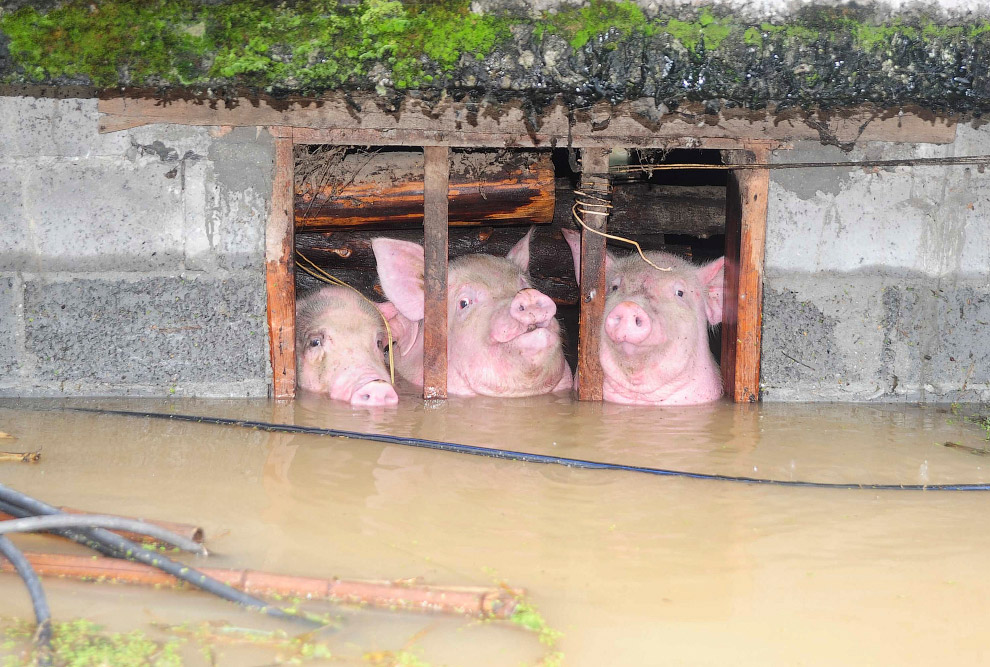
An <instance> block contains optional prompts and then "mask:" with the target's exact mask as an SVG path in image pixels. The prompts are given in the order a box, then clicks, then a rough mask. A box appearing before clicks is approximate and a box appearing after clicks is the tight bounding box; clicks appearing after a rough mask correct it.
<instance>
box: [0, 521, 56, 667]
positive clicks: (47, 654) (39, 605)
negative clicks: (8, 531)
mask: <svg viewBox="0 0 990 667" xmlns="http://www.w3.org/2000/svg"><path fill="white" fill-rule="evenodd" d="M0 556H3V557H4V558H6V559H7V560H9V561H10V564H11V565H13V566H14V569H15V570H16V571H17V574H18V575H19V576H20V577H21V580H23V581H24V586H25V587H26V588H27V590H28V595H29V596H30V597H31V606H32V607H34V619H35V622H37V624H38V629H37V630H35V632H34V645H35V647H36V648H37V649H38V660H37V664H38V666H39V667H47V666H48V665H51V664H52V613H51V610H50V609H49V608H48V598H47V597H45V589H44V588H42V586H41V580H40V579H39V578H38V573H37V572H35V571H34V568H33V567H31V563H29V562H28V559H27V558H25V557H24V554H23V553H21V550H20V549H18V548H17V547H16V546H14V543H13V542H11V541H10V539H9V538H7V537H6V536H4V535H0Z"/></svg>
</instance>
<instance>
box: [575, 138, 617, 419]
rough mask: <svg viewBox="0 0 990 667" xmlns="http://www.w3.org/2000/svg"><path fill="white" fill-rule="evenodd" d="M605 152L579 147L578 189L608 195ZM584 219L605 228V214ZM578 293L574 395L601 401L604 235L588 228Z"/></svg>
mask: <svg viewBox="0 0 990 667" xmlns="http://www.w3.org/2000/svg"><path fill="white" fill-rule="evenodd" d="M608 155H609V151H608V150H607V149H601V148H585V149H582V151H581V190H582V192H584V193H585V194H587V195H593V196H595V197H597V198H598V199H604V200H609V199H610V192H609V177H608ZM579 199H585V198H583V197H579ZM595 210H598V211H603V212H607V208H605V207H601V206H597V207H595ZM583 219H584V224H586V225H587V226H588V227H590V228H591V229H595V230H597V231H600V232H604V231H605V227H606V223H607V221H608V215H607V214H606V215H594V214H590V213H585V214H584V215H583ZM579 294H580V301H581V313H580V316H579V319H578V362H577V395H578V400H581V401H600V400H602V383H603V381H604V375H603V373H602V364H601V360H600V358H599V356H598V349H599V344H600V338H601V334H602V320H603V319H604V317H605V237H603V236H600V235H598V234H594V233H592V232H589V231H587V230H582V231H581V285H580V291H579Z"/></svg>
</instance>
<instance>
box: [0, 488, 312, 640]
mask: <svg viewBox="0 0 990 667" xmlns="http://www.w3.org/2000/svg"><path fill="white" fill-rule="evenodd" d="M0 500H2V501H5V502H7V503H10V504H14V505H17V506H18V507H21V508H22V509H25V510H28V511H30V512H31V513H33V514H35V515H37V514H59V510H58V509H57V508H55V507H52V506H51V505H48V504H46V503H43V502H41V501H40V500H35V499H34V498H32V497H30V496H28V495H25V494H23V493H21V492H19V491H14V490H13V489H11V488H9V487H6V486H4V485H3V484H0ZM86 534H87V535H88V537H89V539H91V540H93V541H95V542H98V543H100V544H101V545H103V546H106V547H109V548H111V549H113V550H115V551H118V552H120V553H121V554H123V557H124V558H126V559H128V560H136V561H139V562H141V563H144V564H145V565H150V566H151V567H155V568H158V569H159V570H162V571H163V572H165V573H167V574H170V575H172V576H173V577H175V578H176V579H181V580H182V581H185V582H187V583H190V584H192V585H193V586H195V587H197V588H200V589H202V590H204V591H206V592H207V593H212V594H213V595H216V596H217V597H220V598H223V599H224V600H228V601H230V602H235V603H237V604H239V605H242V606H244V607H247V608H249V609H253V610H255V611H260V612H261V613H263V614H267V615H269V616H272V617H274V618H282V619H289V620H297V621H303V622H306V623H311V624H317V623H315V622H313V621H311V620H310V619H309V618H307V617H305V616H302V615H299V614H293V613H289V612H287V611H284V610H282V609H279V608H278V607H273V606H271V605H269V604H268V603H267V602H265V601H264V600H261V599H259V598H256V597H254V596H253V595H248V594H247V593H244V592H243V591H239V590H237V589H236V588H233V587H232V586H228V585H227V584H225V583H223V582H222V581H218V580H216V579H214V578H213V577H208V576H207V575H205V574H203V573H202V572H200V571H199V570H196V569H193V568H191V567H188V566H187V565H183V564H182V563H179V562H176V561H174V560H172V559H171V558H167V557H165V556H163V555H161V554H158V553H154V552H151V551H148V550H147V549H143V548H142V547H141V546H139V545H137V544H135V543H134V542H131V541H130V540H128V539H125V538H123V537H121V536H120V535H117V534H115V533H111V532H110V531H109V530H105V529H103V528H91V529H88V530H87V531H86Z"/></svg>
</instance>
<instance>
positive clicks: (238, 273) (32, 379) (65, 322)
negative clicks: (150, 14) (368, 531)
mask: <svg viewBox="0 0 990 667" xmlns="http://www.w3.org/2000/svg"><path fill="white" fill-rule="evenodd" d="M0 117H3V118H4V119H5V121H4V123H2V124H0V183H2V187H0V395H37V396H46V395H81V394H88V395H105V394H112V395H168V394H175V395H200V396H265V395H267V392H268V385H269V378H270V375H271V370H270V368H269V362H268V351H267V350H268V348H267V334H268V330H267V323H266V313H265V280H264V234H265V222H266V219H267V216H268V205H269V200H270V197H271V189H272V188H271V183H272V173H273V164H274V157H273V156H274V151H273V144H272V140H271V137H270V135H269V134H268V132H267V131H265V130H255V129H254V128H251V129H235V130H233V131H222V130H220V129H218V128H195V127H179V126H168V125H157V126H148V127H144V128H140V129H135V130H130V131H125V132H117V133H113V134H106V135H100V134H98V133H97V118H98V114H97V111H96V100H95V99H37V98H30V97H0Z"/></svg>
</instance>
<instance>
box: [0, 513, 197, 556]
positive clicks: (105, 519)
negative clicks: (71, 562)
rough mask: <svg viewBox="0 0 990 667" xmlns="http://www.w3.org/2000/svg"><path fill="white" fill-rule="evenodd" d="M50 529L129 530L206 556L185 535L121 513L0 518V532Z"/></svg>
mask: <svg viewBox="0 0 990 667" xmlns="http://www.w3.org/2000/svg"><path fill="white" fill-rule="evenodd" d="M52 528H107V529H109V530H125V531H127V532H129V533H137V534H139V535H148V536H149V537H153V538H154V539H156V540H158V541H159V542H165V543H166V544H171V545H172V546H175V547H178V548H179V549H182V550H183V551H189V552H191V553H195V554H199V555H201V556H206V555H207V551H206V547H204V546H203V545H202V544H198V543H196V542H194V541H192V540H190V539H189V538H187V537H182V536H181V535H176V534H175V533H173V532H172V531H170V530H165V529H164V528H162V527H161V526H156V525H154V524H150V523H147V522H144V521H140V520H138V519H128V518H126V517H121V516H106V515H102V514H47V515H43V516H30V517H24V518H22V519H10V520H8V521H0V535H5V534H7V533H37V532H39V531H44V530H50V529H52Z"/></svg>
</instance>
